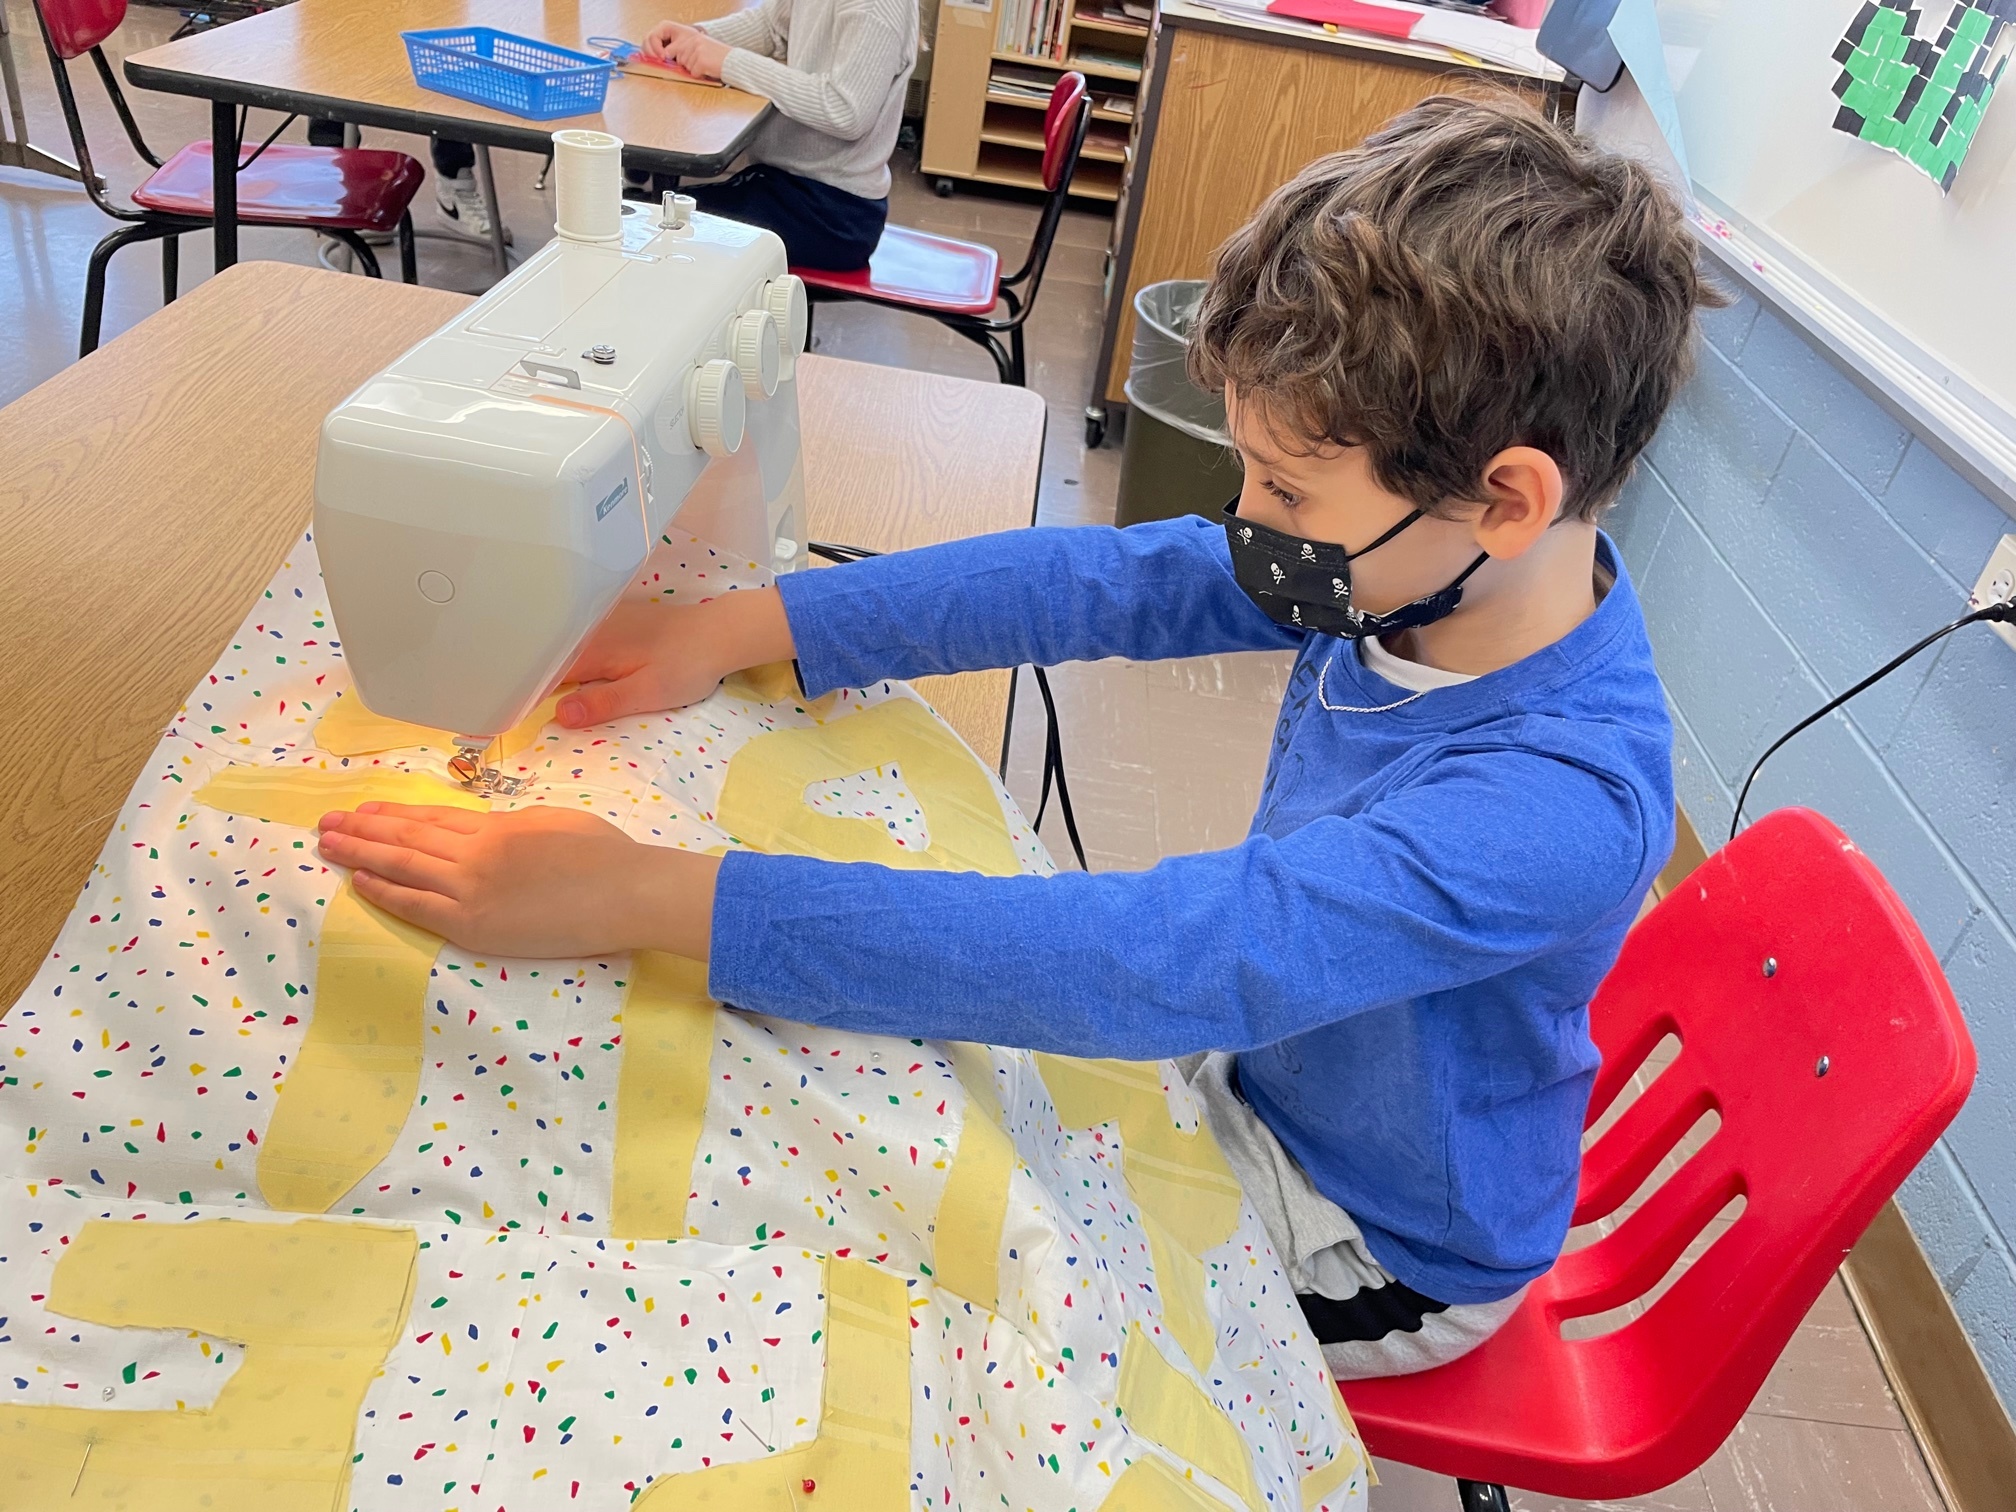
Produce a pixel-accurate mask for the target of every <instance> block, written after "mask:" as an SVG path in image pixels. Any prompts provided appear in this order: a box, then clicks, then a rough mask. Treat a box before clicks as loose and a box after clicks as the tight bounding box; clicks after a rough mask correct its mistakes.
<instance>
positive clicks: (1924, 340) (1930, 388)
mask: <svg viewBox="0 0 2016 1512" xmlns="http://www.w3.org/2000/svg"><path fill="white" fill-rule="evenodd" d="M1919 3H1920V4H1921V6H1922V7H1923V9H1924V10H1925V11H1926V13H1927V15H1928V16H1929V17H1932V18H1934V19H1937V20H1943V19H1944V13H1945V12H1946V11H1947V10H1948V9H1949V7H1950V0H1919ZM1861 4H1862V0H1658V4H1657V7H1656V8H1657V10H1658V14H1659V22H1660V29H1661V33H1662V35H1663V38H1664V41H1665V46H1666V59H1667V68H1668V72H1669V74H1670V76H1671V79H1672V83H1673V88H1674V92H1675V95H1676V98H1677V101H1678V105H1679V114H1680V122H1681V128H1682V133H1683V136H1684V140H1685V142H1686V148H1687V159H1688V169H1689V171H1690V172H1691V174H1692V176H1693V189H1694V194H1695V198H1696V201H1697V206H1696V208H1697V217H1698V225H1697V229H1698V230H1699V231H1700V232H1701V234H1702V236H1703V239H1704V240H1705V241H1707V242H1708V243H1709V244H1710V245H1711V246H1713V247H1714V248H1715V249H1716V250H1717V252H1719V253H1720V254H1721V256H1722V257H1723V259H1724V261H1725V263H1726V265H1727V266H1728V267H1730V268H1731V269H1732V270H1733V271H1735V272H1736V273H1737V274H1738V275H1739V276H1740V277H1741V278H1742V280H1743V281H1744V282H1745V283H1747V284H1749V285H1750V286H1751V287H1752V288H1753V289H1754V290H1755V291H1756V292H1757V293H1758V294H1760V295H1761V296H1762V297H1764V298H1765V299H1766V300H1767V301H1768V302H1770V303H1771V304H1772V305H1773V306H1774V307H1776V308H1778V309H1780V310H1781V311H1783V312H1784V313H1785V314H1787V315H1788V316H1790V317H1791V318H1792V319H1794V320H1796V321H1797V322H1799V323H1800V324H1802V325H1803V326H1805V327H1806V328H1807V329H1808V330H1809V331H1811V332H1812V333H1813V334H1814V335H1816V336H1817V337H1818V338H1819V339H1820V340H1821V341H1822V343H1823V344H1824V345H1826V346H1827V347H1829V348H1831V349H1832V350H1833V351H1834V352H1835V353H1836V354H1837V355H1838V356H1840V357H1841V358H1842V360H1843V361H1844V362H1845V363H1846V364H1847V366H1848V367H1849V368H1850V369H1851V370H1852V371H1854V372H1856V373H1858V374H1859V375H1861V376H1862V377H1863V378H1864V380H1865V381H1866V382H1867V383H1868V385H1869V386H1870V387H1871V388H1872V390H1873V391H1875V392H1876V393H1877V395H1878V397H1879V398H1881V399H1883V400H1884V402H1886V403H1887V404H1888V405H1889V406H1890V407H1891V408H1893V409H1895V410H1897V411H1899V412H1900V413H1901V414H1903V415H1904V417H1905V418H1906V419H1907V420H1909V421H1911V422H1913V423H1914V424H1915V425H1916V426H1917V427H1918V428H1919V429H1920V430H1921V431H1922V432H1923V433H1925V434H1926V435H1927V436H1928V439H1930V440H1931V441H1932V442H1933V443H1934V444H1935V445H1937V446H1938V448H1939V449H1940V450H1941V451H1944V452H1946V453H1947V454H1948V456H1949V458H1950V459H1951V460H1953V461H1954V462H1956V463H1958V464H1959V465H1960V466H1961V467H1962V468H1963V469H1965V470H1966V471H1967V472H1969V473H1970V474H1972V475H1973V476H1974V477H1975V478H1976V480H1977V481H1978V482H1980V483H1982V484H1983V485H1985V486H1986V487H1988V488H1989V489H1990V491H1991V492H1993V493H1995V494H1996V495H1998V496H1999V497H2000V498H2001V499H2002V501H2003V503H2004V505H2005V507H2007V508H2010V509H2011V511H2012V512H2016V280H2012V279H2011V278H2010V277H2009V273H2008V270H2009V269H2010V266H2011V263H2012V261H2016V67H2012V68H2011V70H2010V71H2009V73H2008V74H2007V75H2005V76H2004V78H2003V80H2002V86H2001V89H2000V90H1998V92H1997V96H1996V98H1995V99H1994V100H1993V101H1992V102H1991V103H1990V105H1989V107H1988V110H1987V113H1986V115H1985V117H1984V118H1983V120H1982V123H1981V126H1980V129H1979V131H1978V133H1977V134H1976V136H1975V139H1974V144H1973V147H1972V150H1971V151H1970V152H1969V153H1968V156H1967V158H1966V160H1965V162H1964V163H1962V164H1961V166H1960V169H1959V173H1958V176H1957V177H1956V178H1955V180H1954V183H1953V187H1952V191H1951V193H1949V194H1943V195H1942V194H1941V193H1940V191H1939V187H1938V185H1936V184H1934V183H1933V182H1932V181H1931V180H1930V179H1929V178H1927V177H1926V176H1925V175H1924V174H1922V173H1920V172H1919V171H1918V170H1917V169H1916V168H1914V167H1912V166H1911V165H1910V164H1908V163H1906V162H1905V161H1903V159H1901V158H1899V157H1896V156H1895V155H1893V154H1891V153H1889V152H1886V151H1884V150H1882V149H1881V148H1878V147H1875V146H1871V145H1869V144H1868V143H1865V142H1860V141H1857V140H1856V139H1855V138H1853V137H1851V136H1849V135H1847V134H1846V133H1844V132H1840V131H1836V130H1835V129H1834V128H1833V121H1834V116H1835V113H1836V111H1837V110H1838V109H1839V108H1840V101H1839V100H1838V99H1837V98H1836V97H1835V95H1834V93H1833V84H1834V81H1835V80H1836V79H1837V78H1838V77H1839V76H1840V72H1841V65H1840V64H1839V63H1837V62H1835V61H1834V58H1833V52H1834V49H1835V47H1836V45H1837V44H1838V43H1839V42H1840V40H1841V38H1842V36H1843V34H1844V33H1845V32H1846V31H1847V29H1848V26H1849V23H1850V22H1851V21H1852V20H1853V19H1854V17H1855V15H1856V13H1857V11H1859V10H1860V9H1861ZM1619 87H1620V88H1626V89H1628V87H1629V85H1628V81H1626V82H1625V83H1624V84H1621V85H1620V86H1619ZM1614 92H1615V91H1613V93H1614ZM2004 96H2007V98H2004ZM1584 98H1585V100H1589V99H1590V98H1591V97H1590V95H1589V94H1588V93H1587V92H1585V95H1584ZM1592 103H1595V102H1594V101H1592ZM1637 109H1638V111H1639V112H1641V113H1642V112H1643V110H1644V107H1643V105H1642V102H1641V103H1640V104H1639V105H1638V106H1637ZM1591 115H1592V116H1593V117H1595V118H1598V119H1604V120H1607V124H1605V125H1599V126H1597V127H1595V128H1594V134H1596V135H1598V136H1599V137H1602V136H1604V135H1606V134H1608V135H1611V136H1613V137H1617V138H1624V139H1628V138H1630V137H1632V136H1633V135H1634V132H1633V130H1632V128H1631V126H1630V124H1629V123H1628V122H1627V121H1625V120H1624V119H1623V115H1624V113H1623V112H1620V111H1618V110H1617V109H1615V108H1614V107H1612V108H1610V109H1607V110H1601V109H1599V110H1598V111H1595V112H1591ZM1635 134H1636V135H1637V136H1639V137H1640V138H1641V139H1642V137H1643V134H1644V133H1643V132H1642V129H1641V130H1639V131H1638V132H1637V133H1635ZM1620 144H1621V145H1628V142H1620Z"/></svg>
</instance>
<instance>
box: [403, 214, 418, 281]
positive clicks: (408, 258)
mask: <svg viewBox="0 0 2016 1512" xmlns="http://www.w3.org/2000/svg"><path fill="white" fill-rule="evenodd" d="M399 279H400V282H402V283H409V284H417V283H418V282H420V259H419V256H418V255H417V254H416V253H415V251H414V248H413V212H412V211H411V210H408V211H407V212H406V213H405V214H404V215H402V216H400V217H399Z"/></svg>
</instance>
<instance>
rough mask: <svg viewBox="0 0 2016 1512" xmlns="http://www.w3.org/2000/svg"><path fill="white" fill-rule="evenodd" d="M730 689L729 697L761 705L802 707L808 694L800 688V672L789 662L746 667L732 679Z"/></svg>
mask: <svg viewBox="0 0 2016 1512" xmlns="http://www.w3.org/2000/svg"><path fill="white" fill-rule="evenodd" d="M727 687H728V691H729V693H731V694H733V695H735V696H737V697H741V698H753V699H754V700H756V702H758V703H801V702H803V701H804V698H805V690H804V689H803V688H801V687H799V686H798V669H797V668H796V667H795V666H793V665H792V664H791V663H790V662H788V661H777V662H765V663H764V664H763V665H762V666H760V667H744V668H743V669H742V670H741V671H740V672H737V673H735V674H733V675H732V676H730V677H729V678H728V682H727Z"/></svg>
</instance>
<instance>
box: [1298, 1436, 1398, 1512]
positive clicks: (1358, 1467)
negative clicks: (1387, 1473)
mask: <svg viewBox="0 0 2016 1512" xmlns="http://www.w3.org/2000/svg"><path fill="white" fill-rule="evenodd" d="M1370 1470H1371V1467H1370V1466H1369V1465H1367V1464H1366V1463H1365V1461H1364V1460H1363V1459H1362V1458H1361V1457H1360V1456H1359V1455H1358V1453H1357V1449H1356V1440H1355V1438H1354V1440H1353V1442H1351V1443H1348V1444H1346V1445H1344V1447H1343V1448H1341V1449H1339V1450H1338V1451H1337V1458H1335V1459H1333V1460H1332V1461H1330V1463H1329V1464H1327V1465H1323V1466H1320V1467H1318V1468H1317V1469H1314V1470H1311V1471H1310V1472H1309V1473H1308V1474H1307V1475H1305V1476H1303V1477H1302V1512H1316V1509H1317V1508H1318V1507H1320V1506H1322V1505H1323V1503H1324V1502H1326V1501H1328V1500H1329V1499H1330V1498H1331V1497H1332V1496H1335V1495H1336V1494H1337V1493H1338V1492H1339V1491H1341V1490H1343V1489H1344V1487H1345V1486H1346V1485H1348V1484H1350V1482H1351V1481H1352V1480H1353V1479H1355V1478H1356V1477H1357V1476H1359V1475H1361V1474H1364V1475H1368V1477H1369V1480H1370V1483H1371V1484H1372V1485H1375V1486H1376V1485H1378V1484H1379V1477H1378V1476H1376V1475H1370Z"/></svg>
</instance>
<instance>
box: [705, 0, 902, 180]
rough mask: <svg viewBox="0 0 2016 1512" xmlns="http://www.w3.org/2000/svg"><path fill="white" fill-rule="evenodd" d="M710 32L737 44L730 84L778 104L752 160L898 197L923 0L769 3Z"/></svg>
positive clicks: (724, 69) (727, 76)
mask: <svg viewBox="0 0 2016 1512" xmlns="http://www.w3.org/2000/svg"><path fill="white" fill-rule="evenodd" d="M701 30H702V31H705V32H706V33H707V34H708V35H709V36H711V37H713V38H715V39H716V40H717V41H721V42H725V43H727V44H728V46H729V47H730V48H731V49H732V51H730V52H729V54H728V58H727V61H726V62H725V63H723V64H722V66H721V77H722V78H723V79H724V80H726V81H727V82H728V83H730V84H732V85H734V86H735V87H736V88H737V89H746V90H748V91H749V92H750V93H751V94H759V95H763V96H765V97H767V98H768V99H770V100H772V101H774V102H776V105H777V112H778V113H777V114H776V115H775V116H772V117H771V118H770V119H769V120H768V121H766V122H764V123H763V125H762V126H761V127H760V128H759V129H758V130H757V133H756V136H755V139H754V140H753V141H752V142H751V143H750V144H749V156H750V157H751V159H753V160H754V161H756V162H760V163H770V164H773V165H774V166H776V167H778V168H782V169H785V170H786V171H788V172H791V173H799V174H803V175H804V176H805V177H807V178H814V179H818V180H819V181H820V182H821V183H822V184H831V185H832V186H833V187H834V188H836V189H844V190H846V191H847V192H848V193H849V194H858V195H860V196H861V197H862V198H864V199H882V198H883V197H885V196H886V195H887V194H888V193H889V154H890V153H891V152H892V151H894V150H895V147H896V130H897V127H898V126H900V125H901V124H902V119H903V95H904V90H905V88H906V87H907V86H908V84H909V82H910V70H911V69H912V68H914V67H915V66H916V63H917V4H916V0H761V3H760V4H758V5H754V6H751V7H750V8H749V9H748V10H743V11H737V12H736V13H735V14H734V15H732V16H722V17H720V18H718V19H717V20H713V21H707V22H703V23H702V24H701Z"/></svg>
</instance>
